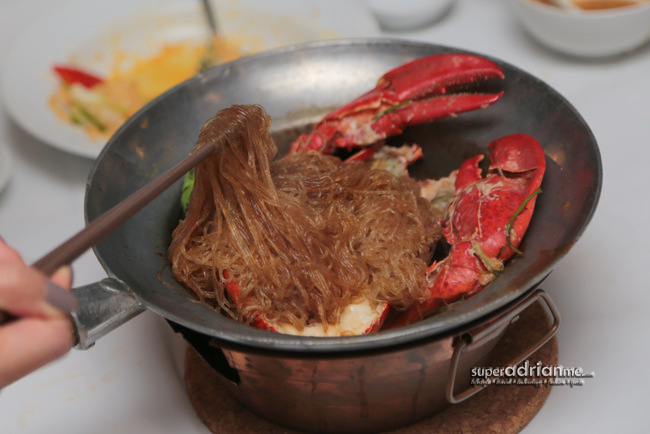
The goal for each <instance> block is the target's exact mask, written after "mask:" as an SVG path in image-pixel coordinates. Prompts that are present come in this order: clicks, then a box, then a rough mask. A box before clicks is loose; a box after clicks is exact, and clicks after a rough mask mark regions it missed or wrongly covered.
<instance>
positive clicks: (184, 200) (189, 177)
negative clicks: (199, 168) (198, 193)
mask: <svg viewBox="0 0 650 434" xmlns="http://www.w3.org/2000/svg"><path fill="white" fill-rule="evenodd" d="M193 188H194V171H193V170H190V171H189V172H187V173H186V174H185V175H184V176H183V188H182V190H181V206H182V207H183V212H184V213H185V212H187V206H188V205H189V203H190V194H191V193H192V189H193Z"/></svg>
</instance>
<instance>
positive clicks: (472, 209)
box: [390, 134, 546, 327]
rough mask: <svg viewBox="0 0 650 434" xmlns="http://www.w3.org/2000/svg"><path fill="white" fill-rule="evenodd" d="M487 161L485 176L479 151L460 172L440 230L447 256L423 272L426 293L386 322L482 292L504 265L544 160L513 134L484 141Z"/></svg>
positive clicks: (410, 318) (531, 143)
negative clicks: (425, 279) (426, 287)
mask: <svg viewBox="0 0 650 434" xmlns="http://www.w3.org/2000/svg"><path fill="white" fill-rule="evenodd" d="M488 147H489V149H490V160H491V165H490V167H489V170H488V173H487V175H486V176H485V178H482V177H481V175H480V169H479V167H478V164H479V162H480V161H481V159H482V156H477V157H474V158H471V159H469V160H467V161H466V162H465V163H463V165H462V166H461V168H460V169H459V171H458V175H457V178H456V193H455V195H454V197H453V199H452V201H451V203H450V204H449V208H448V213H447V217H446V219H445V221H444V223H443V233H444V236H445V238H446V240H447V241H448V242H449V244H450V245H451V250H450V252H449V256H447V257H446V258H445V259H443V260H442V261H439V262H434V263H433V264H432V265H431V267H430V268H429V270H428V271H427V281H428V282H429V295H430V298H429V299H428V300H427V301H425V302H424V303H420V304H418V305H416V306H413V307H412V308H410V309H409V310H407V311H405V312H402V313H400V314H398V315H397V316H396V317H395V318H394V319H393V320H392V321H391V324H390V327H397V326H402V325H407V324H410V323H412V322H415V321H418V320H420V319H422V318H424V317H425V316H426V315H428V314H430V313H432V312H434V311H435V310H437V309H438V308H440V307H442V306H444V305H446V304H448V303H450V302H453V301H455V300H458V299H459V298H460V297H462V296H468V295H471V294H474V293H476V292H478V291H480V290H481V289H482V288H483V287H484V286H485V285H487V284H488V283H490V282H491V281H492V280H494V278H495V277H496V276H497V275H498V274H499V272H500V271H501V270H502V269H503V263H504V261H506V260H508V259H510V258H511V257H512V256H513V255H514V253H515V249H516V248H517V247H519V245H520V243H521V240H522V238H523V236H524V234H525V232H526V230H527V228H528V225H529V223H530V219H531V217H532V214H533V210H534V207H535V201H536V198H537V193H539V191H540V190H539V188H540V185H541V183H542V178H543V176H544V171H545V168H546V160H545V157H544V151H543V149H542V147H541V145H540V144H539V143H538V142H537V141H536V140H535V139H534V138H532V137H530V136H528V135H525V134H513V135H509V136H506V137H503V138H501V139H498V140H495V141H493V142H492V143H490V144H489V145H488Z"/></svg>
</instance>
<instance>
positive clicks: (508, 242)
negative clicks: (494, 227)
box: [497, 188, 542, 258]
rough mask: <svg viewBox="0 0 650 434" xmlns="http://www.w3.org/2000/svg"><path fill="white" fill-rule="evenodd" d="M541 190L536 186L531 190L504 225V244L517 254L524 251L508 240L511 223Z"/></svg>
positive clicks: (521, 253)
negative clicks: (535, 188)
mask: <svg viewBox="0 0 650 434" xmlns="http://www.w3.org/2000/svg"><path fill="white" fill-rule="evenodd" d="M541 192H542V189H541V188H538V189H537V190H535V191H533V192H532V193H531V194H530V196H528V197H527V198H526V199H524V201H523V202H522V203H521V205H519V208H517V210H516V211H515V213H514V214H513V215H512V217H510V220H508V223H506V227H505V230H506V246H507V247H510V248H511V249H512V250H514V252H515V253H516V254H518V255H523V254H524V252H522V251H521V250H519V249H517V248H516V247H515V246H513V245H512V242H511V241H510V232H511V231H512V225H513V224H514V223H515V219H516V218H517V216H518V215H519V214H521V212H522V211H523V210H524V208H525V207H526V204H527V203H528V202H529V201H530V200H531V199H532V198H534V197H535V196H537V195H538V194H540V193H541ZM504 249H505V246H504V247H503V248H502V249H501V251H499V254H498V255H497V258H498V257H499V256H501V253H502V252H503V250H504Z"/></svg>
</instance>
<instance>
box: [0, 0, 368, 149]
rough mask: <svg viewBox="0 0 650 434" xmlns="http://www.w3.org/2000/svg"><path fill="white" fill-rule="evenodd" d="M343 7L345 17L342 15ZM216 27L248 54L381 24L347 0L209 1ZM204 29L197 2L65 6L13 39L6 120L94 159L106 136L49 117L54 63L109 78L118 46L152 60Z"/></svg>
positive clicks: (201, 37) (133, 0)
mask: <svg viewBox="0 0 650 434" xmlns="http://www.w3.org/2000/svg"><path fill="white" fill-rule="evenodd" d="M342 2H345V11H346V13H345V14H343V15H341V14H340V10H341V4H342ZM213 6H214V8H215V10H216V15H217V17H218V24H219V28H220V29H221V31H222V32H223V34H224V35H226V36H227V37H230V36H231V35H232V36H233V37H234V38H236V39H237V41H238V42H241V44H242V46H243V47H244V48H245V50H246V51H247V52H255V51H261V50H266V49H270V48H277V47H281V46H285V45H291V44H295V43H300V42H307V41H314V40H323V39H337V38H343V37H346V38H354V37H369V36H376V35H378V34H379V32H380V30H379V26H378V24H377V23H376V21H375V20H374V18H373V16H372V14H371V13H370V12H369V10H368V8H367V7H366V5H365V3H363V2H361V1H358V2H357V1H350V0H312V1H309V2H304V1H301V0H276V1H273V2H268V1H264V0H213ZM207 36H208V26H207V22H206V20H205V17H204V16H203V15H202V9H201V2H200V1H199V0H113V1H110V2H108V1H102V0H85V1H77V0H75V1H72V2H67V3H65V4H64V5H62V6H61V7H60V8H59V9H58V11H57V12H56V13H54V14H50V15H48V16H45V17H42V18H41V19H40V20H38V21H36V22H35V23H34V24H33V25H32V26H30V27H28V28H26V29H25V31H24V33H23V34H22V35H21V36H20V37H19V38H18V39H17V40H16V41H15V43H14V45H13V47H12V49H11V51H10V53H9V55H8V56H7V58H6V62H5V65H4V69H5V70H4V71H3V72H4V74H3V77H2V87H3V89H2V91H3V94H4V99H5V101H4V103H5V106H6V108H7V111H8V112H9V114H10V115H11V117H12V118H13V119H14V120H15V121H16V122H17V123H18V124H19V125H20V126H21V127H22V128H24V129H25V130H26V131H28V132H29V133H31V134H32V135H34V136H35V137H37V138H38V139H40V140H42V141H43V142H45V143H47V144H49V145H51V146H54V147H56V148H59V149H61V150H64V151H66V152H70V153H74V154H77V155H81V156H84V157H88V158H95V157H96V156H97V155H98V154H99V152H100V151H101V149H102V148H103V147H104V144H105V143H106V139H103V138H101V139H95V140H92V139H90V138H89V137H88V136H87V135H86V133H85V132H84V131H83V130H82V129H81V128H77V127H75V126H74V125H72V124H68V123H66V122H64V121H62V120H60V119H59V118H57V117H56V115H55V114H54V113H53V112H52V110H51V109H50V108H49V106H48V100H49V98H50V96H51V94H52V93H53V92H54V91H55V89H56V88H57V85H58V81H57V79H56V77H55V76H54V74H53V73H52V66H53V65H54V64H55V63H70V62H74V64H75V65H77V66H81V67H85V68H88V69H89V70H91V71H93V72H95V73H97V74H100V75H101V74H108V72H109V71H110V67H111V65H113V64H114V62H115V47H116V46H119V48H120V49H124V50H128V51H129V52H137V53H139V54H143V55H146V54H149V55H153V54H154V53H156V52H157V51H158V50H160V48H161V47H162V46H163V45H164V44H165V43H170V42H179V41H187V42H199V41H205V40H206V38H207Z"/></svg>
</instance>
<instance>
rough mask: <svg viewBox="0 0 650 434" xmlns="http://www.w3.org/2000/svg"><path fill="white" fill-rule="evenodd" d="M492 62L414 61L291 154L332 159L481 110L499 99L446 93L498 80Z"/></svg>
mask: <svg viewBox="0 0 650 434" xmlns="http://www.w3.org/2000/svg"><path fill="white" fill-rule="evenodd" d="M503 77H504V75H503V71H502V70H501V68H499V66H498V65H496V64H495V63H494V62H492V61H490V60H488V59H485V58H483V57H479V56H474V55H470V54H439V55H433V56H428V57H424V58H421V59H417V60H415V61H412V62H409V63H406V64H404V65H402V66H399V67H397V68H395V69H393V70H391V71H389V72H387V73H386V74H384V75H383V76H382V77H381V78H380V79H379V81H378V82H377V86H376V87H375V88H374V89H372V90H371V91H369V92H367V93H365V94H363V95H362V96H360V97H359V98H357V99H355V100H354V101H351V102H350V103H348V104H346V105H344V106H342V107H339V108H338V109H336V110H334V111H332V112H330V113H329V114H327V115H326V116H325V117H324V118H323V119H321V120H320V121H319V122H318V123H317V124H316V126H315V127H314V129H313V131H312V132H311V133H309V134H302V135H301V136H300V137H299V138H298V139H297V140H295V141H294V142H293V143H292V144H291V152H299V151H308V150H315V151H319V152H323V153H333V152H334V151H335V150H336V148H346V149H348V150H350V149H352V148H354V147H359V146H367V145H370V144H373V143H375V142H377V141H379V140H382V139H385V138H386V137H390V136H394V135H397V134H400V133H401V132H402V131H403V130H404V128H405V127H407V126H410V125H418V124H421V123H425V122H430V121H432V120H435V119H439V118H442V117H445V116H453V115H456V114H458V113H463V112H466V111H471V110H476V109H479V108H485V107H487V106H489V105H491V104H493V103H495V102H496V101H498V100H499V98H501V95H502V94H503V93H502V92H501V93H496V94H480V93H457V94H448V91H449V90H450V89H454V88H456V87H458V86H461V85H467V84H470V83H473V82H475V81H478V80H487V79H489V78H503Z"/></svg>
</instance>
